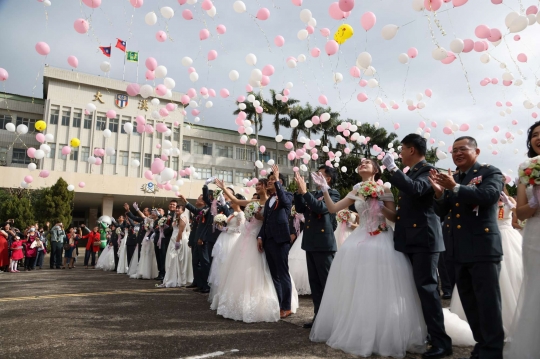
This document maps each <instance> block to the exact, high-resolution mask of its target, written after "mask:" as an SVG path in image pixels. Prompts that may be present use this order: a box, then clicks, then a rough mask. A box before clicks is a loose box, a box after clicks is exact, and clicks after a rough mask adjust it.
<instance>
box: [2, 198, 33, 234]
mask: <svg viewBox="0 0 540 359" xmlns="http://www.w3.org/2000/svg"><path fill="white" fill-rule="evenodd" d="M0 218H1V219H2V220H7V219H14V220H15V224H14V225H15V227H17V228H19V229H20V230H21V231H22V230H24V229H26V228H27V227H28V226H30V225H32V224H34V223H35V222H34V213H33V211H32V203H31V202H30V191H29V190H27V189H23V188H9V189H7V190H2V192H1V194H0Z"/></svg>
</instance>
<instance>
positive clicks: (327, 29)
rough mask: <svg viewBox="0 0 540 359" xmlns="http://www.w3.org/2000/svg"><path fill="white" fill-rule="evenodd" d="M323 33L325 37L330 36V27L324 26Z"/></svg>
mask: <svg viewBox="0 0 540 359" xmlns="http://www.w3.org/2000/svg"><path fill="white" fill-rule="evenodd" d="M320 31H321V35H322V36H324V37H328V36H330V29H329V28H327V27H323V28H322V29H321V30H320Z"/></svg>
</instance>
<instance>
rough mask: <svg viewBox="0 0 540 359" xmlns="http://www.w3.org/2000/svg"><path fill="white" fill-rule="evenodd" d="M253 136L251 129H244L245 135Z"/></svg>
mask: <svg viewBox="0 0 540 359" xmlns="http://www.w3.org/2000/svg"><path fill="white" fill-rule="evenodd" d="M252 134H253V127H248V128H246V135H248V136H251V135H252Z"/></svg>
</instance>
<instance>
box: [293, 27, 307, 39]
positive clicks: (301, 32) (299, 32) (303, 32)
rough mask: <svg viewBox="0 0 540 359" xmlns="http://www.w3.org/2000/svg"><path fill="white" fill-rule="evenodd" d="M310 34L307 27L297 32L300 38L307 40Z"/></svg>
mask: <svg viewBox="0 0 540 359" xmlns="http://www.w3.org/2000/svg"><path fill="white" fill-rule="evenodd" d="M308 36H309V33H308V32H307V30H306V29H302V30H300V31H298V34H296V37H298V40H305V39H307V37H308Z"/></svg>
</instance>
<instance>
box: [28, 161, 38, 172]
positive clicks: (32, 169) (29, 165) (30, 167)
mask: <svg viewBox="0 0 540 359" xmlns="http://www.w3.org/2000/svg"><path fill="white" fill-rule="evenodd" d="M36 168H37V166H36V164H35V163H34V162H32V163H29V164H28V169H29V170H30V171H35V170H36Z"/></svg>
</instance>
